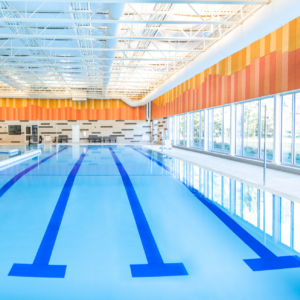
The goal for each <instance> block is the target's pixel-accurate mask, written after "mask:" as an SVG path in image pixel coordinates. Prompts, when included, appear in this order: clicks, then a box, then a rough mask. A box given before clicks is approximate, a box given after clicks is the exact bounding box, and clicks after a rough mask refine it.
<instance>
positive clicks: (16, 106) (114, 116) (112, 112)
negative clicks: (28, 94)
mask: <svg viewBox="0 0 300 300" xmlns="http://www.w3.org/2000/svg"><path fill="white" fill-rule="evenodd" d="M118 119H119V120H120V119H122V120H145V119H146V106H141V107H139V109H138V115H137V108H136V107H131V106H129V105H127V104H126V103H124V102H123V101H121V100H91V99H88V100H87V102H84V103H83V102H79V103H76V102H73V101H71V100H66V99H62V100H60V99H0V120H7V121H13V120H41V121H46V120H118Z"/></svg>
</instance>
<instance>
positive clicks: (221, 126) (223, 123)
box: [208, 106, 230, 153]
mask: <svg viewBox="0 0 300 300" xmlns="http://www.w3.org/2000/svg"><path fill="white" fill-rule="evenodd" d="M208 136H209V150H213V151H219V152H225V153H228V152H230V106H225V107H220V108H214V109H211V110H209V132H208Z"/></svg>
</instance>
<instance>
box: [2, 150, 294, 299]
mask: <svg viewBox="0 0 300 300" xmlns="http://www.w3.org/2000/svg"><path fill="white" fill-rule="evenodd" d="M299 252H300V204H299V203H296V202H292V201H289V200H288V199H284V198H281V197H278V196H276V195H272V194H270V193H268V192H264V191H262V190H259V189H256V188H254V187H251V186H248V185H245V184H243V183H241V182H237V181H234V180H232V179H230V178H227V177H223V176H221V175H218V174H216V173H213V172H211V171H208V170H205V169H203V168H200V167H198V166H195V165H192V164H189V163H186V162H184V161H181V160H179V159H174V158H171V157H168V156H166V155H163V154H160V153H158V152H155V151H152V150H150V149H148V148H145V147H141V146H125V145H123V146H115V145H111V146H110V145H105V146H96V145H94V146H79V145H76V146H75V145H73V146H65V145H60V146H59V147H57V146H55V145H54V146H50V145H48V146H45V147H44V149H43V150H42V154H41V155H40V156H37V157H35V158H33V159H30V160H26V161H23V162H22V163H20V164H18V165H15V166H12V167H10V168H7V169H5V170H3V171H1V172H0V286H1V289H0V297H1V299H22V300H23V299H30V300H35V299H36V300H37V299H38V300H41V299H51V300H52V299H72V300H74V299H105V300H109V299H114V300H115V299H116V300H121V299H122V300H123V299H130V300H169V299H170V300H217V299H226V300H227V299H231V300H235V299H238V300H240V299H247V300H248V299H249V300H253V299H255V300H260V299H264V300H265V299H272V300H276V299H288V300H292V299H299V295H300V285H299V278H300V258H299V256H298V255H299Z"/></svg>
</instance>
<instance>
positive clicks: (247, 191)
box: [243, 185, 257, 226]
mask: <svg viewBox="0 0 300 300" xmlns="http://www.w3.org/2000/svg"><path fill="white" fill-rule="evenodd" d="M243 218H244V220H246V221H247V222H249V223H251V224H252V225H254V226H257V189H256V188H254V187H252V186H248V185H244V191H243Z"/></svg>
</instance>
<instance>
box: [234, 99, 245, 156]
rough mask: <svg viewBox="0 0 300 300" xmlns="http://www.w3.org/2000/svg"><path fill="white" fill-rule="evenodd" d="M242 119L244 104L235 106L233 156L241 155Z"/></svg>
mask: <svg viewBox="0 0 300 300" xmlns="http://www.w3.org/2000/svg"><path fill="white" fill-rule="evenodd" d="M243 117H244V104H243V103H242V104H238V105H237V106H236V119H235V120H236V133H235V154H236V155H243Z"/></svg>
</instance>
